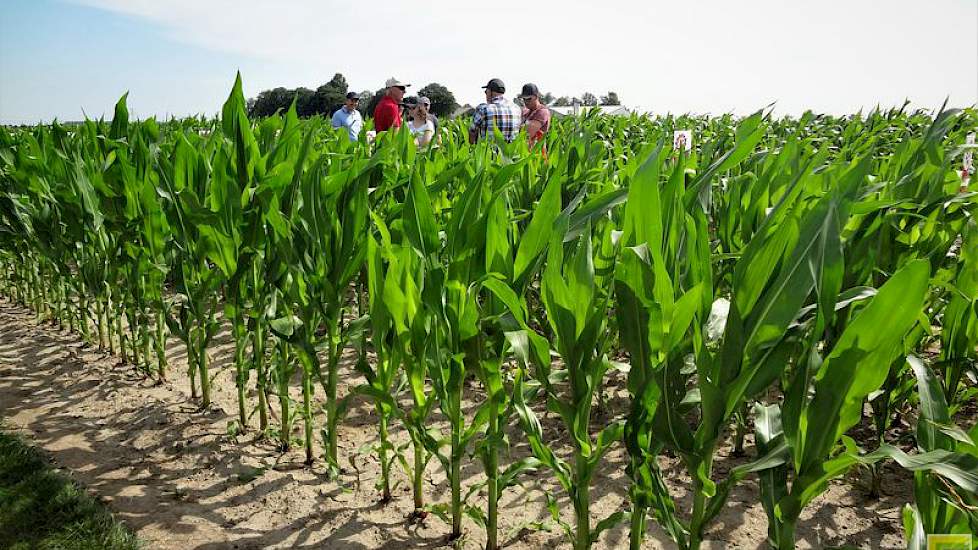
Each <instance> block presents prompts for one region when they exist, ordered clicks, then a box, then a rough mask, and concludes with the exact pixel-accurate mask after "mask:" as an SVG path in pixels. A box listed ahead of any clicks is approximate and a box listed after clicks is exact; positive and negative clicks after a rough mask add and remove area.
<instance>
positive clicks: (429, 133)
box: [418, 120, 435, 147]
mask: <svg viewBox="0 0 978 550" xmlns="http://www.w3.org/2000/svg"><path fill="white" fill-rule="evenodd" d="M434 135H435V125H434V124H433V123H432V122H431V121H430V120H429V121H428V123H427V124H426V125H425V129H424V133H422V134H421V135H420V136H418V147H424V146H425V145H428V144H429V143H431V138H432V137H433V136H434Z"/></svg>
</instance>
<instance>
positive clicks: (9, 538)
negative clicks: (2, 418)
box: [0, 431, 139, 550]
mask: <svg viewBox="0 0 978 550" xmlns="http://www.w3.org/2000/svg"><path fill="white" fill-rule="evenodd" d="M0 548H9V549H11V550H28V549H31V550H33V549H38V550H60V549H65V550H69V549H70V550H88V549H91V550H96V549H98V550H103V549H104V550H135V549H138V548H139V543H138V541H137V539H136V537H135V536H134V535H133V534H132V533H130V532H129V531H128V530H127V529H126V528H125V527H123V525H122V524H121V523H119V522H117V521H116V520H115V519H113V518H112V515H111V514H110V513H109V512H108V510H106V509H105V507H104V506H102V505H100V504H99V503H98V502H96V501H95V499H93V498H92V497H90V496H89V495H88V494H86V493H85V490H84V489H82V488H81V487H80V486H78V484H76V483H75V482H74V481H72V479H71V478H70V477H68V476H67V475H65V474H62V473H59V472H56V471H55V470H54V469H52V467H51V464H50V463H49V462H48V461H47V459H45V457H44V455H42V454H41V453H40V452H39V451H38V450H37V449H34V448H33V447H30V446H29V445H27V444H25V443H24V441H23V440H21V439H20V438H18V437H16V436H14V435H11V434H8V433H4V432H2V431H0Z"/></svg>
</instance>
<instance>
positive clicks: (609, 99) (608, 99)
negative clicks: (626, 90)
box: [601, 92, 621, 105]
mask: <svg viewBox="0 0 978 550" xmlns="http://www.w3.org/2000/svg"><path fill="white" fill-rule="evenodd" d="M601 104H602V105H621V101H619V100H618V94H617V93H615V92H608V95H603V96H601Z"/></svg>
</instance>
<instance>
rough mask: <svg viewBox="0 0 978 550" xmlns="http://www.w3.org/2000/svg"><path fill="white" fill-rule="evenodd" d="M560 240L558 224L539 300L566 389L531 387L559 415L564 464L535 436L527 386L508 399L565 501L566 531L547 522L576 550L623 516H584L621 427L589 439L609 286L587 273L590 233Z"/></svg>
mask: <svg viewBox="0 0 978 550" xmlns="http://www.w3.org/2000/svg"><path fill="white" fill-rule="evenodd" d="M566 234H567V221H566V219H564V221H563V222H561V223H559V225H558V227H557V228H556V229H555V231H554V238H553V239H552V240H551V242H550V245H549V248H548V251H547V262H546V267H545V268H544V271H543V276H542V281H541V284H542V287H541V295H542V298H543V304H544V308H545V310H546V313H547V319H548V321H549V323H550V329H551V330H552V331H553V333H554V335H555V336H556V347H557V351H558V353H559V354H560V357H561V359H562V361H563V364H564V367H565V370H564V371H563V372H562V373H561V375H565V376H566V381H567V387H566V388H564V387H561V385H558V384H557V383H555V381H553V380H551V379H552V378H554V375H552V376H550V377H549V378H542V377H541V379H540V380H537V381H535V382H536V383H537V384H540V386H541V387H540V390H542V391H543V392H544V395H545V398H546V400H547V407H548V409H549V410H552V411H554V412H556V413H557V414H558V415H559V416H560V418H561V420H562V421H563V423H564V425H565V426H566V428H567V430H568V433H569V434H570V435H571V438H572V441H571V443H572V446H573V458H572V461H571V462H568V461H565V460H564V459H562V458H560V457H558V456H557V455H556V454H555V452H554V450H553V449H552V448H551V447H549V446H548V442H547V441H546V440H545V438H544V436H543V430H542V428H541V425H540V421H539V420H538V419H537V416H536V413H535V412H534V411H533V410H532V409H531V408H530V406H529V404H528V403H527V398H532V395H533V391H534V390H533V385H530V384H524V383H523V382H522V381H521V380H518V381H517V382H518V383H517V384H516V388H515V390H514V391H515V396H514V398H515V406H516V410H517V413H518V414H519V416H520V420H521V423H522V425H523V429H524V431H525V433H526V437H527V440H528V441H529V443H530V447H531V449H532V451H533V454H534V456H535V457H536V458H537V459H538V460H539V461H540V462H541V464H542V465H543V466H545V467H547V468H548V469H550V470H551V471H552V472H553V473H554V475H555V476H556V478H557V481H558V482H559V483H560V485H561V487H563V489H564V490H565V491H566V492H567V493H568V494H569V495H570V497H571V501H572V504H573V508H574V517H575V524H574V527H573V528H572V527H571V526H570V525H569V524H567V523H566V522H564V521H563V520H562V519H561V518H560V517H555V518H554V519H555V520H557V522H558V523H559V524H560V525H561V526H562V527H563V528H564V530H565V532H566V534H567V535H568V537H569V538H570V540H571V542H572V544H573V546H574V548H575V549H577V550H584V549H587V548H590V547H591V545H592V544H594V542H595V541H596V540H597V539H598V536H599V535H600V534H601V532H602V531H603V530H604V529H606V528H608V527H611V526H612V525H614V524H615V523H617V522H618V521H620V520H621V519H622V517H623V516H624V514H623V512H620V511H619V512H615V513H613V514H612V515H611V516H609V517H608V518H605V519H602V520H601V521H599V522H598V523H597V524H596V525H593V526H592V522H591V511H590V503H591V502H590V501H591V498H590V489H591V482H592V479H593V477H594V474H595V471H596V470H597V468H598V467H599V466H600V464H601V460H602V458H603V457H604V455H605V453H607V452H608V450H609V449H610V448H611V446H612V445H613V444H614V443H615V442H616V441H618V440H619V439H621V436H622V430H623V423H622V422H620V421H614V422H611V423H610V424H608V425H607V426H605V427H604V428H603V429H602V430H600V431H599V432H598V433H597V435H596V436H595V435H593V434H592V432H591V411H592V407H593V404H594V400H595V398H596V397H597V393H598V391H599V390H600V389H601V386H602V384H603V383H604V377H605V373H606V372H607V371H608V369H609V368H610V367H611V362H610V360H609V359H608V355H607V354H608V350H609V348H610V346H611V340H612V338H611V337H610V335H609V334H608V331H607V330H606V327H607V322H608V315H609V313H608V310H609V305H610V300H611V288H610V281H611V279H610V278H608V277H597V276H596V274H595V270H594V252H593V250H592V244H591V231H590V229H587V228H586V229H585V230H584V231H583V232H582V234H581V235H580V236H579V237H577V238H574V239H572V240H570V241H569V243H568V245H567V247H568V250H567V251H566V252H565V245H564V238H565V235H566ZM609 238H610V237H609ZM555 375H556V373H555Z"/></svg>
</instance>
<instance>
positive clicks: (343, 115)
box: [333, 92, 363, 141]
mask: <svg viewBox="0 0 978 550" xmlns="http://www.w3.org/2000/svg"><path fill="white" fill-rule="evenodd" d="M359 103H360V96H359V95H357V93H356V92H350V93H348V94H346V102H345V103H344V104H343V106H342V107H340V108H339V109H337V110H336V112H335V113H333V128H339V127H343V128H346V131H347V132H349V133H350V141H356V140H357V136H359V135H360V129H361V128H363V117H361V116H360V111H358V110H357V105H358V104H359Z"/></svg>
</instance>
